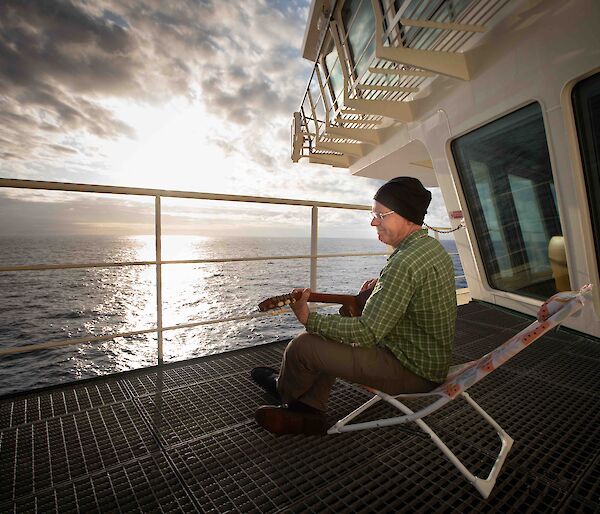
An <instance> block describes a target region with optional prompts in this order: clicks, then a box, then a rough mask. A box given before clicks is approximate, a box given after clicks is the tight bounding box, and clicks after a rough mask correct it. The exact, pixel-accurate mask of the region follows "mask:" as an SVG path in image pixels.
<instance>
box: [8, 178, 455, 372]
mask: <svg viewBox="0 0 600 514" xmlns="http://www.w3.org/2000/svg"><path fill="white" fill-rule="evenodd" d="M0 188H13V189H29V190H43V191H62V192H77V193H100V194H111V195H115V194H116V195H133V196H142V197H150V198H154V250H155V258H154V259H153V260H140V261H123V262H113V261H111V262H87V263H52V264H30V265H17V266H2V265H0V272H1V273H17V272H24V271H52V270H72V269H91V268H111V267H127V266H148V265H153V266H155V267H156V326H152V327H150V328H146V329H143V330H134V331H124V332H114V333H110V334H104V335H101V336H89V337H88V336H86V337H78V338H69V339H62V340H55V341H47V342H44V343H39V344H26V345H22V346H13V347H7V348H0V357H2V356H7V355H14V354H17V353H25V352H32V351H38V350H45V349H50V348H57V347H64V346H72V345H79V344H83V343H100V342H104V341H110V340H113V339H116V338H126V337H132V336H139V335H145V334H156V337H157V343H158V344H157V356H158V363H159V364H162V363H163V333H164V332H167V331H173V330H181V329H187V328H194V327H199V326H203V325H212V324H216V323H225V322H233V321H243V320H249V319H252V318H257V317H262V316H268V315H272V314H271V313H268V312H267V313H264V312H255V313H252V314H244V315H239V316H230V317H222V318H215V319H209V320H202V321H195V322H191V323H179V324H176V325H170V326H166V325H164V324H163V301H162V279H163V274H162V266H163V265H177V264H208V263H225V262H249V261H272V260H292V259H308V260H310V288H311V289H313V290H316V289H317V263H318V260H319V259H326V258H338V257H363V256H382V255H388V254H389V253H386V252H345V253H321V254H320V253H318V221H319V208H332V209H348V210H355V211H356V210H359V211H370V210H371V207H370V206H367V205H359V204H346V203H334V202H321V201H310V200H294V199H286V198H273V197H260V196H241V195H228V194H215V193H200V192H193V191H171V190H162V189H144V188H133V187H120V186H107V185H91V184H75V183H64V182H48V181H33V180H19V179H4V178H0ZM163 198H184V199H196V200H214V201H227V202H249V203H256V204H272V205H288V206H304V207H311V237H310V254H306V255H275V256H273V255H267V256H253V257H228V258H214V259H177V260H165V259H163V257H162V245H161V240H162V225H163V220H162V213H161V204H162V199H163ZM431 228H434V229H440V230H443V229H445V227H431ZM433 233H434V235H435V237H436V238H438V239H439V233H438V232H435V231H434V232H433ZM451 255H458V254H457V253H455V254H451ZM456 278H464V275H461V276H457V277H456ZM275 314H278V313H275Z"/></svg>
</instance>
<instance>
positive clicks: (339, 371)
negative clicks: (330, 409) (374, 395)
mask: <svg viewBox="0 0 600 514" xmlns="http://www.w3.org/2000/svg"><path fill="white" fill-rule="evenodd" d="M337 377H339V378H342V379H344V380H348V381H350V382H354V383H358V384H362V385H367V386H370V387H374V388H375V389H380V390H381V391H384V392H386V393H388V394H400V393H421V392H428V391H431V390H432V389H434V388H435V387H437V386H438V385H439V384H436V383H434V382H431V381H429V380H427V379H425V378H423V377H420V376H418V375H415V374H414V373H413V372H411V371H409V370H407V369H406V368H405V367H404V366H402V364H400V361H398V359H396V357H395V356H394V354H393V353H392V352H391V351H390V350H388V349H387V348H383V347H379V346H373V347H370V348H361V347H355V346H350V345H347V344H343V343H337V342H335V341H332V340H330V339H325V338H323V337H321V336H318V335H315V334H308V333H307V332H303V333H302V334H300V335H298V336H297V337H295V338H294V339H292V340H291V341H290V342H289V344H288V346H287V348H286V349H285V352H284V354H283V361H282V364H281V371H280V374H279V378H278V379H277V390H278V391H279V394H280V395H281V397H282V399H283V400H284V402H290V401H292V400H299V401H301V402H302V403H305V404H306V405H310V406H311V407H314V408H315V409H319V410H322V411H325V410H326V408H327V401H328V399H329V393H330V392H331V389H332V387H333V384H334V382H335V379H336V378H337Z"/></svg>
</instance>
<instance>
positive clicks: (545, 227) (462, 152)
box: [452, 103, 568, 298]
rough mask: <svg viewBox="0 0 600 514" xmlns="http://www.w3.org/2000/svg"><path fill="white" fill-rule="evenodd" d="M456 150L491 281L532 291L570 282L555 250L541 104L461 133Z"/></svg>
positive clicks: (540, 293) (556, 227)
mask: <svg viewBox="0 0 600 514" xmlns="http://www.w3.org/2000/svg"><path fill="white" fill-rule="evenodd" d="M452 153H453V154H454V157H455V160H456V165H457V169H458V172H459V177H460V181H461V184H462V186H463V190H464V193H465V199H466V202H467V207H468V209H469V213H470V215H471V220H472V222H473V227H474V229H475V237H476V240H477V243H478V246H479V250H480V252H481V257H482V260H483V266H484V269H485V273H486V276H487V279H488V282H489V284H490V285H491V286H492V287H494V288H495V289H500V290H503V291H509V292H514V293H517V294H521V295H524V296H530V297H533V298H547V297H548V296H550V295H552V294H554V293H555V292H556V291H557V290H558V289H559V287H564V274H563V276H562V279H561V283H560V284H558V285H557V280H556V278H555V276H554V275H555V273H553V267H552V263H551V260H550V255H549V251H550V248H549V247H550V243H551V241H552V243H553V244H552V247H553V251H554V253H555V254H556V249H557V247H558V246H560V245H561V244H562V248H563V249H564V240H563V239H562V231H561V227H560V220H559V216H558V209H557V207H556V195H555V191H554V184H553V179H552V169H551V166H550V157H549V154H548V146H547V143H546V133H545V130H544V123H543V118H542V112H541V109H540V107H539V105H538V104H537V103H534V104H530V105H528V106H527V107H524V108H522V109H520V110H518V111H516V112H514V113H512V114H509V115H508V116H505V117H503V118H500V119H499V120H496V121H494V122H492V123H490V124H488V125H486V126H485V127H482V128H480V129H477V130H475V131H473V132H471V133H469V134H467V135H465V136H462V137H460V138H458V139H457V140H455V141H454V142H453V143H452ZM553 238H556V239H553ZM562 265H563V267H564V268H565V270H566V262H563V263H562ZM567 281H568V274H567Z"/></svg>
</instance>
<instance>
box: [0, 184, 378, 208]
mask: <svg viewBox="0 0 600 514" xmlns="http://www.w3.org/2000/svg"><path fill="white" fill-rule="evenodd" d="M0 187H10V188H15V189H43V190H48V191H72V192H79V193H102V194H118V195H136V196H153V197H154V196H161V197H167V198H191V199H196V200H220V201H225V202H252V203H271V204H277V205H298V206H303V207H313V206H317V207H330V208H332V209H353V210H360V211H368V210H370V209H371V207H370V206H366V205H358V204H349V203H335V202H319V201H309V200H293V199H290V198H275V197H267V196H241V195H227V194H217V193H200V192H194V191H177V190H168V189H146V188H139V187H123V186H107V185H99V184H77V183H73V182H49V181H41V180H20V179H9V178H0Z"/></svg>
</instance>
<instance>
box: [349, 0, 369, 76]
mask: <svg viewBox="0 0 600 514" xmlns="http://www.w3.org/2000/svg"><path fill="white" fill-rule="evenodd" d="M342 23H343V26H344V31H345V33H346V34H347V38H348V48H349V49H350V54H351V57H352V62H353V64H354V76H355V78H356V79H358V80H360V79H361V77H362V75H363V73H364V72H365V71H366V70H367V68H368V67H369V61H370V60H371V57H372V56H373V55H374V54H375V15H374V14H373V6H372V5H371V0H346V2H344V6H343V7H342Z"/></svg>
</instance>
